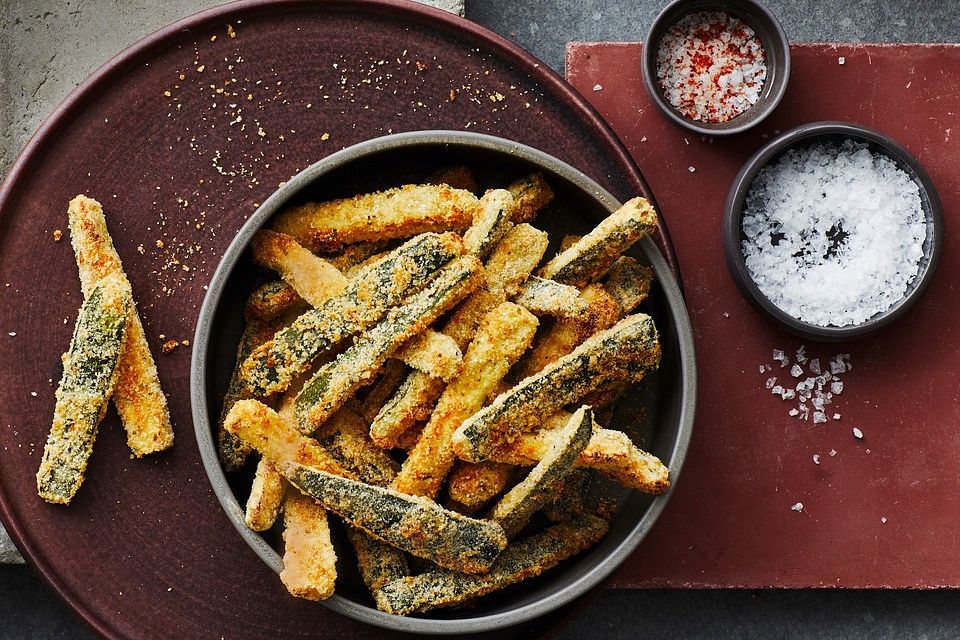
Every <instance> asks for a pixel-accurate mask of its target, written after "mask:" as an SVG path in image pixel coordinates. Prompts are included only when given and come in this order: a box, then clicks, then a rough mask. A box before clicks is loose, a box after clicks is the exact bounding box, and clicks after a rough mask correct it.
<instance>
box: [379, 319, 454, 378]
mask: <svg viewBox="0 0 960 640" xmlns="http://www.w3.org/2000/svg"><path fill="white" fill-rule="evenodd" d="M394 357H396V358H397V359H398V360H402V361H403V362H406V363H407V364H408V365H410V366H411V367H412V368H414V369H416V370H417V371H420V372H421V373H425V374H427V375H428V376H430V377H433V378H440V379H441V380H443V381H445V382H448V381H449V380H450V379H451V378H453V377H454V376H456V375H457V374H458V373H460V368H461V367H462V366H463V353H462V352H461V351H460V347H458V346H457V343H456V342H454V340H453V338H451V337H450V336H448V335H446V334H444V333H439V332H437V331H432V330H430V329H426V330H424V331H422V332H420V333H418V334H417V335H415V336H413V337H412V338H410V339H409V340H408V341H407V342H406V343H405V344H404V345H403V346H402V347H400V348H399V349H397V352H396V353H395V354H394Z"/></svg>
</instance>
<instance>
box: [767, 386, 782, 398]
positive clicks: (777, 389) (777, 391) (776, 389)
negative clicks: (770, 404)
mask: <svg viewBox="0 0 960 640" xmlns="http://www.w3.org/2000/svg"><path fill="white" fill-rule="evenodd" d="M770 393H772V394H773V395H775V396H778V395H780V394H781V393H783V387H781V386H780V385H776V386H775V387H774V388H773V389H771V390H770Z"/></svg>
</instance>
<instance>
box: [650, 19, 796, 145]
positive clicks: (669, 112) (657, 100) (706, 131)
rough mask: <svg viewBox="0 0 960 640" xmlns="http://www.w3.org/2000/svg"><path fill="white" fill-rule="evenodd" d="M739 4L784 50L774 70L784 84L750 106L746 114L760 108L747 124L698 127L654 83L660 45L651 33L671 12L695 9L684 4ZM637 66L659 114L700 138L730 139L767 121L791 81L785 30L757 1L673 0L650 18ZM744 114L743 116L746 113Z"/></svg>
mask: <svg viewBox="0 0 960 640" xmlns="http://www.w3.org/2000/svg"><path fill="white" fill-rule="evenodd" d="M738 3H740V4H744V5H750V6H752V7H754V8H755V9H756V10H757V11H758V12H759V13H760V14H761V15H762V16H763V17H764V18H765V19H766V20H767V21H768V23H769V26H770V27H771V31H773V33H774V34H775V36H776V39H777V45H778V46H779V47H780V48H781V49H782V50H783V57H782V59H781V61H780V64H779V65H778V66H777V69H776V73H777V76H778V77H779V76H782V77H783V81H782V83H781V84H780V85H779V87H778V89H777V91H776V92H775V93H773V92H772V93H770V94H769V95H767V96H766V97H764V98H761V100H760V102H758V103H757V104H754V105H753V106H751V107H750V109H748V111H750V110H753V109H759V112H758V115H755V116H754V117H753V118H751V119H750V120H749V121H745V122H743V123H741V124H731V125H730V126H725V127H722V128H708V127H704V126H701V125H699V124H698V123H697V121H696V120H691V119H690V118H685V117H683V116H682V115H680V114H679V113H678V112H677V110H676V109H674V108H673V107H672V106H671V105H670V104H668V103H667V101H666V99H665V98H664V97H663V93H662V92H661V91H660V88H659V87H658V86H657V83H656V80H655V75H656V74H655V73H651V72H652V71H653V70H654V69H655V68H656V57H655V52H656V49H657V48H658V47H659V45H660V38H654V37H653V34H654V33H656V32H657V31H658V30H659V29H660V28H661V26H662V25H663V23H664V22H666V21H667V19H668V18H671V16H672V14H673V13H674V12H677V13H678V16H679V17H682V16H684V15H686V14H687V13H690V11H691V10H692V9H694V8H695V7H691V8H690V10H686V9H684V5H694V4H696V5H703V4H715V5H716V8H717V9H719V10H723V11H729V8H730V5H731V4H738ZM696 8H703V7H696ZM674 21H675V20H674V19H671V20H670V22H671V23H672V22H674ZM654 40H655V42H654ZM640 67H641V71H642V75H643V84H644V87H645V88H646V90H647V94H648V95H649V96H650V99H651V100H653V103H654V104H655V105H656V106H657V108H658V109H659V110H660V112H661V113H662V114H663V115H665V116H667V118H669V119H670V120H671V121H672V122H674V123H675V124H678V125H680V126H681V127H683V128H684V129H687V130H688V131H692V132H694V133H696V134H698V135H701V136H706V137H720V136H733V135H737V134H740V133H743V132H745V131H748V130H750V129H752V128H754V127H756V126H757V125H759V124H760V123H761V122H763V121H764V120H766V119H767V118H768V117H769V116H770V114H772V113H773V112H774V111H775V110H776V108H777V106H778V105H779V104H780V101H781V100H783V96H784V95H785V94H786V92H787V85H788V84H789V81H790V68H791V64H790V40H789V39H788V38H787V33H786V31H784V29H783V25H781V24H780V21H779V20H777V17H776V16H775V15H774V14H773V12H772V11H770V9H769V8H768V7H767V6H766V5H764V4H763V3H762V2H759V1H758V0H735V2H731V1H730V0H707V1H705V0H673V1H672V2H670V3H669V4H668V5H667V6H665V7H664V8H663V9H661V10H660V13H658V14H657V16H656V17H655V18H654V19H653V22H651V23H650V28H649V29H648V30H647V34H646V37H645V38H644V40H643V50H642V52H641V62H640ZM744 113H746V111H745V112H744ZM727 122H729V123H736V118H734V119H731V120H728V121H727ZM724 124H725V123H724Z"/></svg>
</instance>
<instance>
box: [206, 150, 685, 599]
mask: <svg viewBox="0 0 960 640" xmlns="http://www.w3.org/2000/svg"><path fill="white" fill-rule="evenodd" d="M478 192H479V188H478V186H477V184H476V180H475V178H474V176H473V174H472V173H471V172H470V170H469V169H467V168H465V167H455V168H451V169H448V170H446V171H443V172H441V173H439V174H437V175H435V176H433V177H432V179H429V180H428V181H427V182H426V183H425V184H419V185H406V186H403V187H398V188H394V189H389V190H387V191H383V192H377V193H370V194H363V195H358V196H356V197H354V198H347V199H342V200H334V201H329V202H323V203H307V204H304V205H301V206H299V207H296V208H293V209H289V210H286V211H283V212H281V213H280V214H278V215H277V216H275V218H274V220H273V222H272V225H271V227H272V228H270V229H263V230H261V231H260V232H258V234H257V236H256V237H255V239H254V241H253V257H254V260H255V261H256V262H257V263H259V264H260V265H262V266H263V267H266V268H267V269H269V270H271V271H273V272H276V273H277V274H279V277H280V279H279V280H275V281H269V282H266V283H264V284H262V285H260V286H259V287H257V288H256V289H255V290H254V291H253V292H252V294H251V296H250V298H249V300H248V303H247V306H246V312H245V315H246V328H245V331H244V333H243V336H242V339H241V341H240V345H239V347H238V352H237V362H236V367H235V369H234V372H233V377H232V380H231V382H230V385H229V388H228V391H227V394H226V397H225V398H224V402H223V412H222V416H221V424H220V429H219V434H218V445H219V452H220V459H221V463H222V465H223V466H224V468H225V469H226V470H227V471H231V472H235V471H238V470H240V469H241V468H242V467H244V465H245V464H246V462H247V460H248V457H249V456H250V454H251V452H252V451H256V452H258V453H259V456H260V457H259V461H258V463H257V467H256V473H255V477H254V480H253V485H252V487H251V491H250V496H249V500H248V502H247V505H246V521H247V524H248V526H250V527H251V528H252V529H254V530H257V531H265V530H267V529H270V528H272V527H273V526H275V524H276V523H277V521H278V520H280V519H281V515H280V514H281V513H282V526H283V540H284V556H283V563H284V568H283V572H282V573H281V576H280V577H281V579H282V581H283V583H284V584H285V585H286V587H287V589H288V590H289V591H290V593H292V594H293V595H295V596H299V597H303V598H308V599H314V600H319V599H323V598H327V597H329V596H330V595H331V594H332V593H333V592H334V585H335V580H336V566H335V562H336V557H337V556H336V552H335V550H334V548H333V545H332V543H331V540H330V531H329V527H328V522H327V518H328V515H327V514H328V512H329V513H332V514H335V515H336V516H337V517H339V518H341V519H342V520H343V522H344V523H345V525H346V528H347V531H348V534H349V536H348V537H349V539H350V542H351V544H352V546H353V550H354V553H355V555H356V558H357V561H358V564H359V569H360V572H361V575H362V576H363V579H364V581H365V583H366V584H367V586H368V587H369V589H370V591H371V593H372V595H373V599H374V601H375V602H376V605H377V607H378V608H380V609H381V610H383V611H386V612H390V613H394V614H399V615H407V614H411V613H418V612H423V611H427V610H429V609H433V608H437V607H448V606H455V605H459V604H463V603H466V602H470V601H472V600H474V599H476V598H477V597H479V596H482V595H484V594H487V593H489V592H491V591H494V590H497V589H500V588H503V587H505V586H508V585H510V584H514V583H516V582H518V581H520V580H524V579H526V578H530V577H533V576H536V575H539V574H541V573H543V572H544V571H546V570H547V569H549V568H551V567H553V566H555V565H556V564H558V563H559V562H561V561H563V560H565V559H567V558H570V557H572V556H574V555H576V554H578V553H580V552H581V551H583V550H585V549H587V548H588V547H590V546H591V545H593V544H594V543H595V542H597V541H598V540H599V539H600V538H602V537H603V536H604V535H605V534H606V532H607V529H608V525H607V521H606V520H605V519H604V518H603V517H601V515H598V510H597V509H596V507H595V506H594V507H593V508H591V506H590V505H589V504H588V503H589V501H588V500H587V499H586V491H587V486H588V484H589V481H590V478H591V472H590V470H593V471H595V472H597V473H600V474H602V475H603V476H606V477H607V478H611V479H613V480H615V481H617V482H619V483H621V484H623V485H625V486H627V487H632V488H635V489H638V490H640V491H644V492H647V493H651V494H658V493H662V492H663V491H665V490H666V489H667V488H668V487H669V484H670V483H669V478H668V470H667V469H666V467H665V466H664V465H663V464H662V463H661V462H660V460H658V459H657V458H656V457H654V456H652V455H650V454H648V453H646V452H644V451H642V450H640V449H638V448H637V447H635V446H634V445H633V443H632V442H631V441H630V438H629V437H627V436H626V435H625V434H624V433H622V432H619V431H614V430H609V429H605V428H603V427H601V426H599V425H598V424H597V422H596V420H595V412H598V411H603V410H604V408H605V407H609V406H610V405H611V404H612V403H613V402H614V401H615V400H616V399H617V397H618V396H619V395H620V394H621V393H622V392H623V391H624V390H625V389H627V388H628V387H629V386H631V385H633V384H634V383H636V382H637V381H639V380H641V379H643V378H644V376H646V375H647V374H648V373H649V372H651V371H652V370H654V369H656V367H657V366H658V364H659V361H660V345H659V342H658V336H657V330H656V327H655V326H654V323H653V320H652V319H651V318H650V317H649V316H647V315H645V314H642V313H634V311H635V310H636V308H637V307H638V306H639V305H640V304H641V303H642V302H643V301H644V300H645V299H646V297H647V295H648V293H649V290H650V286H651V284H652V281H653V272H652V270H651V269H650V268H648V267H644V266H641V265H640V264H638V263H637V262H636V261H635V260H634V259H632V258H630V257H626V256H624V255H623V254H624V252H625V251H626V250H627V249H629V248H630V246H631V245H632V244H634V243H635V242H636V241H637V240H639V239H640V238H641V237H643V236H644V235H646V234H648V233H649V232H650V231H651V230H652V229H653V228H654V227H655V225H656V214H655V212H654V211H653V209H652V208H651V207H650V205H649V204H648V203H647V201H646V200H644V199H642V198H635V199H633V200H631V201H629V202H627V203H626V204H625V205H623V207H622V208H620V209H619V210H618V211H617V212H615V213H614V214H612V215H611V216H609V217H608V218H606V219H605V220H604V221H603V222H602V223H601V224H600V225H598V226H597V227H596V228H595V229H594V230H593V231H591V232H590V233H589V234H587V235H585V236H583V237H569V238H565V239H564V242H563V245H562V246H561V251H560V253H559V254H558V255H557V256H556V257H554V258H553V259H551V260H548V261H546V263H545V264H543V265H542V266H541V263H542V262H543V258H544V254H545V253H546V250H547V244H548V238H547V234H546V233H544V232H543V231H540V230H538V229H537V228H536V227H534V226H533V225H531V224H530V223H531V222H532V221H533V220H534V218H535V217H536V215H537V214H538V213H539V212H540V211H541V210H542V209H544V207H546V206H547V205H548V204H549V203H550V202H551V201H552V200H553V198H554V194H553V192H552V190H551V189H550V186H549V185H548V184H547V183H546V181H545V180H544V178H543V177H542V176H541V175H540V174H534V175H530V176H527V177H525V178H522V179H520V180H518V181H517V182H515V183H513V184H511V185H509V187H508V188H506V189H492V190H488V191H486V192H485V193H483V195H482V196H480V197H478V196H476V195H475V194H476V193H478ZM538 267H539V269H538ZM441 503H442V506H441Z"/></svg>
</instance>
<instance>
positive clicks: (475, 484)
mask: <svg viewBox="0 0 960 640" xmlns="http://www.w3.org/2000/svg"><path fill="white" fill-rule="evenodd" d="M516 474H517V467H516V466H514V465H512V464H504V463H502V462H494V461H493V460H484V461H483V462H464V461H463V460H458V461H457V463H456V464H455V465H454V467H453V470H452V471H451V472H450V477H449V478H448V479H447V497H448V498H449V499H450V504H451V506H452V508H453V509H454V510H455V511H459V512H461V513H466V514H471V513H474V512H475V511H476V510H477V509H479V508H480V507H482V506H483V505H485V504H487V503H488V502H490V501H491V500H493V499H494V498H495V497H497V496H498V495H500V494H501V493H503V491H504V490H505V489H506V488H507V487H508V486H509V485H510V483H511V482H512V481H513V479H514V477H515V476H516Z"/></svg>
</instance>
